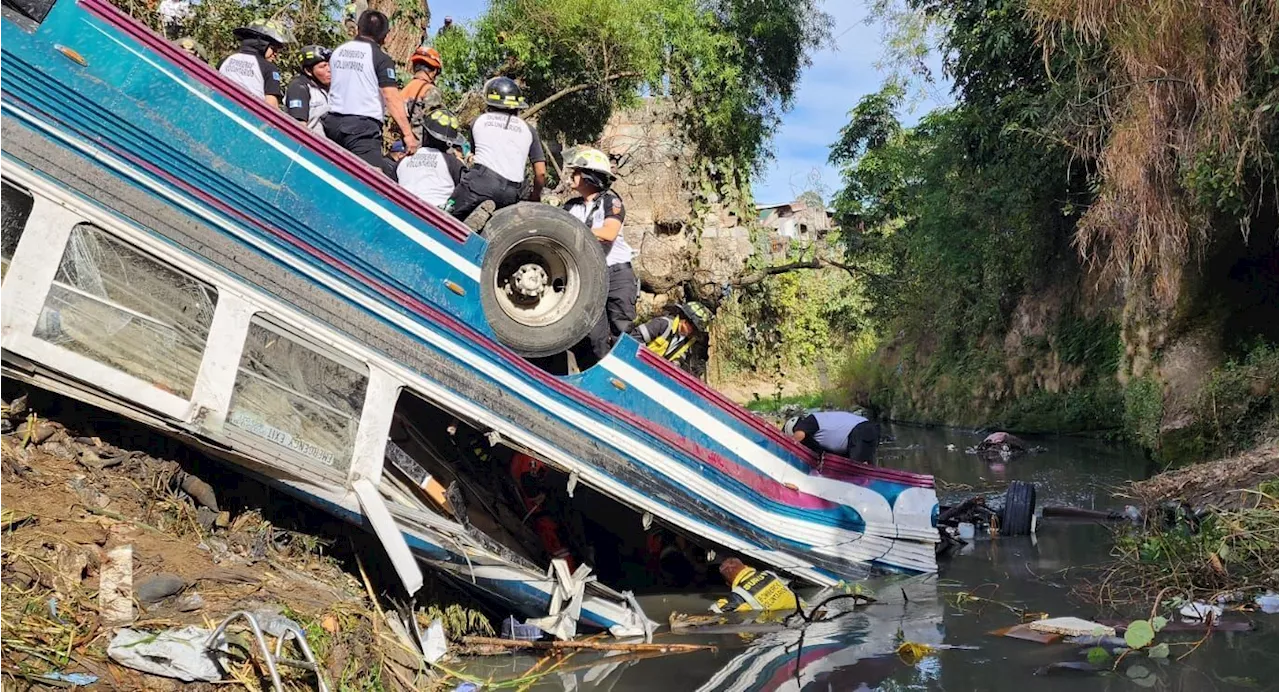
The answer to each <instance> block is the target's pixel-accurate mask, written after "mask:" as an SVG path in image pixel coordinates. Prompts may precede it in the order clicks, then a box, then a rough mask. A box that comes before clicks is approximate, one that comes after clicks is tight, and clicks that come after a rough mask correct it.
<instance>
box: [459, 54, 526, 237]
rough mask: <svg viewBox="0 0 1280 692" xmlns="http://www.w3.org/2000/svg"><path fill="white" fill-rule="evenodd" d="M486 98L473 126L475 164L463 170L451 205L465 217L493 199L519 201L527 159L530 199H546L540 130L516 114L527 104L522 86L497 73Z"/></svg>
mask: <svg viewBox="0 0 1280 692" xmlns="http://www.w3.org/2000/svg"><path fill="white" fill-rule="evenodd" d="M484 103H485V107H486V110H485V112H484V113H481V114H480V117H478V118H476V121H475V123H473V124H472V125H471V141H472V144H473V146H474V147H475V156H474V158H473V162H474V163H473V165H472V166H471V168H468V169H467V170H466V172H464V173H463V174H462V182H460V183H458V187H457V189H455V190H454V191H453V197H452V198H451V199H450V200H449V205H448V207H447V210H448V212H449V213H450V214H453V215H454V217H456V218H458V219H461V220H463V221H465V220H466V218H467V216H469V215H470V214H471V212H472V211H474V210H475V208H476V207H478V206H480V205H481V204H483V203H484V202H485V201H490V200H491V201H492V202H493V207H494V210H498V209H501V208H503V207H509V206H511V205H512V204H515V203H516V202H519V201H520V187H521V186H522V185H523V183H524V168H525V164H527V163H532V164H533V187H532V189H531V190H530V193H529V199H530V200H533V201H538V200H541V199H542V186H543V185H544V184H545V183H546V181H547V157H546V156H545V155H544V154H543V152H542V139H541V138H540V137H539V136H538V130H537V129H535V128H534V126H533V125H530V124H529V123H527V122H525V121H524V120H522V119H521V118H520V116H518V115H516V112H517V111H520V110H521V109H524V108H528V107H529V104H527V103H525V100H524V96H523V95H522V94H521V93H520V86H519V85H518V84H516V83H515V82H514V81H512V80H511V79H510V78H507V77H494V78H493V79H490V80H489V81H488V82H485V85H484Z"/></svg>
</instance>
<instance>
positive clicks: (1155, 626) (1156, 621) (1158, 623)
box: [1151, 615, 1169, 632]
mask: <svg viewBox="0 0 1280 692" xmlns="http://www.w3.org/2000/svg"><path fill="white" fill-rule="evenodd" d="M1167 624H1169V621H1168V620H1167V619H1165V617H1164V616H1163V615H1157V616H1155V617H1153V618H1151V629H1152V630H1154V631H1156V632H1159V631H1160V630H1162V629H1164V626H1165V625H1167Z"/></svg>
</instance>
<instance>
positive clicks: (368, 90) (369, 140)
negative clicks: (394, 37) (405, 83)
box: [321, 10, 418, 180]
mask: <svg viewBox="0 0 1280 692" xmlns="http://www.w3.org/2000/svg"><path fill="white" fill-rule="evenodd" d="M356 27H357V30H358V32H359V35H358V36H356V38H355V40H354V41H347V42H346V43H344V44H342V45H340V46H338V47H337V48H335V49H334V50H333V54H332V55H331V56H330V57H329V72H330V75H331V77H330V83H329V113H328V114H327V115H325V116H324V118H322V119H321V122H322V123H323V124H324V133H325V135H326V136H327V137H328V138H329V139H331V140H333V141H334V142H336V143H337V144H338V145H339V146H341V147H342V148H343V149H346V150H347V151H350V152H351V153H353V154H355V155H356V156H359V157H360V158H361V159H364V160H365V161H366V162H367V163H368V164H369V165H371V166H373V167H375V168H378V169H380V170H381V171H382V172H383V173H386V174H387V176H388V177H389V178H391V179H392V180H395V177H396V169H395V164H394V163H393V162H392V161H391V159H389V158H387V157H386V156H385V155H384V154H383V153H382V119H383V118H384V117H386V114H387V113H388V112H390V113H391V119H392V120H394V121H395V123H396V125H398V126H399V127H400V132H401V133H402V134H403V136H404V146H405V150H406V151H407V152H408V153H410V154H412V153H413V152H415V151H417V150H418V138H417V136H416V135H414V134H413V130H412V129H411V128H410V127H409V118H408V117H407V116H406V115H405V112H404V101H403V100H401V98H400V83H399V82H397V81H396V64H395V62H394V61H393V60H392V59H391V56H389V55H387V54H386V53H385V52H383V50H382V42H383V41H386V40H387V34H388V33H390V31H391V23H390V21H389V20H388V19H387V15H385V14H383V13H381V12H379V11H377V10H366V11H365V12H364V13H362V14H361V15H360V19H359V20H358V21H357V22H356Z"/></svg>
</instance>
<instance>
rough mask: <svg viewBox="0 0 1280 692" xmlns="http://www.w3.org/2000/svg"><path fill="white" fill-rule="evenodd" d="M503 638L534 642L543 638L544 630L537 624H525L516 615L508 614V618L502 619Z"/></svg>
mask: <svg viewBox="0 0 1280 692" xmlns="http://www.w3.org/2000/svg"><path fill="white" fill-rule="evenodd" d="M502 638H503V639H523V640H524V641H529V642H534V641H537V640H539V639H542V630H541V629H539V628H538V626H537V625H526V624H523V623H521V622H520V621H518V620H516V619H515V617H513V616H510V615H508V616H507V619H506V620H503V621H502Z"/></svg>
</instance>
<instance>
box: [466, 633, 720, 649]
mask: <svg viewBox="0 0 1280 692" xmlns="http://www.w3.org/2000/svg"><path fill="white" fill-rule="evenodd" d="M462 643H464V644H481V645H485V646H503V647H506V648H508V649H538V650H547V649H594V650H597V651H661V652H664V653H684V652H688V651H715V650H716V647H714V646H712V645H710V644H656V643H655V644H645V643H643V642H636V643H634V644H627V643H621V642H592V641H568V642H561V641H549V642H528V641H524V640H522V639H500V638H498V637H473V636H467V637H463V638H462Z"/></svg>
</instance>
